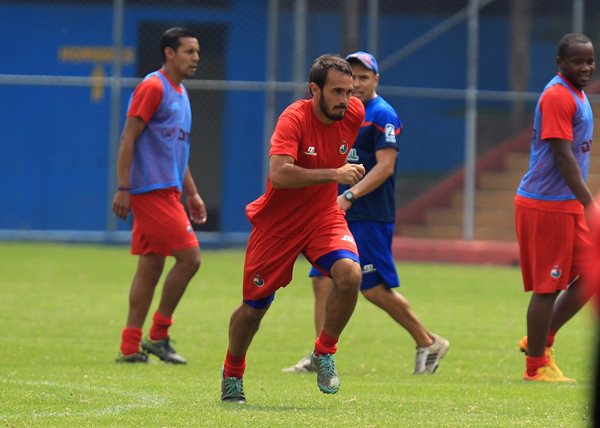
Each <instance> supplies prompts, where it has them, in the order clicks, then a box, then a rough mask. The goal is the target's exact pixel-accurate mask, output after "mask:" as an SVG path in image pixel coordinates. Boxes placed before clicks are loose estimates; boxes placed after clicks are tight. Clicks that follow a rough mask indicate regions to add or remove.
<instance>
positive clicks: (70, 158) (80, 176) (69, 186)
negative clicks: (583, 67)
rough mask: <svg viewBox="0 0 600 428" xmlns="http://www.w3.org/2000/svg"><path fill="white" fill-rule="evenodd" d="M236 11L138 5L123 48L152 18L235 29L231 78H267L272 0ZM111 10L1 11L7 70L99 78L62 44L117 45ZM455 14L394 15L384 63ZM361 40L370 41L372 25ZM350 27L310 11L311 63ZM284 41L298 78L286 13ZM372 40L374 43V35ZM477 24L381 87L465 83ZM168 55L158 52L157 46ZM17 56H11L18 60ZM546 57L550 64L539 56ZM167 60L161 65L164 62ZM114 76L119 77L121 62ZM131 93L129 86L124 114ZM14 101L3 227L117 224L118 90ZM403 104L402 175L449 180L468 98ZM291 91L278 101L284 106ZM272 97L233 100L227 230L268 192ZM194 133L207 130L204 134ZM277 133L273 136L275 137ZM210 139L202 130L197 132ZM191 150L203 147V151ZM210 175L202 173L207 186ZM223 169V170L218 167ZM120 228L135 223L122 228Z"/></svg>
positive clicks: (6, 136) (6, 141)
mask: <svg viewBox="0 0 600 428" xmlns="http://www.w3.org/2000/svg"><path fill="white" fill-rule="evenodd" d="M231 5H232V6H231V8H230V9H214V10H213V9H206V10H204V9H183V8H180V9H178V8H158V7H128V8H127V9H126V15H125V23H124V24H125V25H124V31H125V33H124V45H125V46H126V47H133V48H134V49H135V47H136V46H137V45H138V40H137V38H138V24H139V23H140V22H142V21H156V22H164V21H181V22H183V23H188V22H197V23H215V24H224V25H226V26H227V28H228V33H227V34H228V39H227V41H226V44H225V45H226V52H225V63H226V75H225V78H226V79H228V80H250V81H262V80H264V76H265V71H266V54H265V48H266V31H267V22H266V15H267V13H266V2H265V1H258V0H257V1H255V2H253V3H252V7H249V3H248V2H247V1H245V0H232V2H231ZM112 14H113V12H112V9H111V8H110V7H108V6H106V7H104V6H84V7H82V6H76V5H69V6H68V7H67V6H40V5H39V4H38V5H35V6H32V5H26V4H25V5H22V4H19V3H17V2H15V3H12V4H11V3H2V4H0V17H1V18H0V19H1V25H0V36H2V39H3V40H5V41H8V40H12V41H13V42H12V43H5V46H4V58H5V61H2V62H0V74H32V75H37V74H48V75H72V76H89V75H90V74H91V71H92V69H93V64H91V63H89V62H85V63H80V64H79V63H72V62H71V63H67V62H64V61H61V60H60V59H59V57H58V51H59V48H60V47H61V46H73V45H81V46H109V45H110V44H111V43H112V19H113V15H112ZM443 19H444V17H432V16H427V17H423V16H385V17H382V19H381V22H380V30H381V33H380V36H379V41H380V49H379V56H380V58H385V57H388V56H389V55H391V54H392V53H393V52H395V51H397V50H398V49H399V48H400V47H401V46H403V45H404V44H406V43H408V42H409V41H411V40H413V39H414V38H415V37H417V36H418V35H420V34H422V33H424V32H425V31H427V30H428V29H430V28H432V27H433V26H435V25H436V24H437V23H439V22H440V21H441V20H443ZM362 25H363V29H362V31H361V34H362V35H363V36H365V35H366V19H365V20H364V22H363V23H362ZM340 27H341V25H340V21H339V17H338V15H337V14H333V13H330V12H323V13H319V14H316V13H311V14H309V25H308V29H309V32H308V40H307V55H306V58H307V63H306V70H307V72H308V69H309V67H310V64H311V62H312V60H313V59H314V58H315V57H317V56H318V55H320V54H322V53H326V52H329V53H335V52H338V51H339V46H341V41H340V33H341V31H340ZM279 28H280V32H279V34H278V43H279V49H278V59H279V62H278V67H277V73H278V76H277V78H278V80H282V81H287V80H291V79H292V64H293V58H292V55H293V43H292V42H293V40H292V38H293V17H292V15H291V12H289V11H283V12H282V16H281V21H280V24H279ZM508 30H509V28H508V23H507V22H506V21H505V20H502V19H482V22H481V23H480V33H481V37H480V74H479V81H480V87H481V88H483V89H490V90H503V89H506V88H507V80H508V79H507V71H508V66H507V60H506V58H507V56H508V51H507V49H508V47H507V45H508V43H507V40H508V36H507V33H508ZM363 44H364V45H366V40H363ZM533 47H534V48H535V50H534V52H533V53H532V67H533V69H532V73H531V76H532V77H531V82H530V88H531V89H530V90H533V91H539V90H540V89H541V88H542V87H543V85H544V83H545V82H546V81H547V80H548V79H549V78H550V77H551V75H552V74H553V67H552V61H553V58H554V49H555V42H554V41H553V42H550V43H543V42H535V43H534V45H533ZM465 50H466V26H465V25H464V24H463V25H459V26H457V27H456V28H454V29H453V30H451V31H449V32H448V33H446V34H445V35H444V36H443V37H441V38H439V39H437V40H435V41H434V42H433V43H431V44H429V45H428V46H426V47H425V48H423V49H421V50H420V51H419V52H418V53H415V54H413V55H412V56H411V57H409V58H407V59H406V60H404V61H402V62H401V63H399V64H396V65H394V66H392V67H391V68H389V69H387V70H384V71H383V72H382V78H381V85H386V86H392V85H400V86H413V87H442V88H455V89H461V88H464V86H465V62H466V57H465ZM157 51H158V49H157ZM8 59H10V61H9V60H8ZM538 59H539V60H538ZM158 61H159V59H158V58H157V67H158V65H159V64H158ZM104 69H105V71H106V73H107V74H110V64H105V65H104ZM136 70H137V68H136V62H135V61H134V62H131V63H128V64H125V66H124V68H123V75H124V76H135V73H136ZM130 92H131V90H130V89H125V90H123V93H122V99H123V105H122V112H123V113H124V111H125V108H126V102H127V98H128V96H129V94H130ZM0 94H1V96H2V100H3V101H4V106H5V107H4V109H3V114H2V116H1V117H2V121H3V135H2V153H3V156H1V157H0V171H2V176H3V177H4V179H5V183H6V182H8V186H3V187H2V189H1V190H0V200H1V201H2V209H1V210H0V229H48V230H50V229H59V230H64V229H68V230H104V228H105V227H106V222H107V218H106V214H107V201H109V200H110V198H111V197H112V189H111V190H110V191H109V192H108V194H107V183H108V182H109V178H108V175H107V173H108V167H109V161H110V162H114V160H112V159H111V160H109V159H108V154H109V124H110V118H109V114H110V111H109V107H110V91H109V90H105V91H104V94H103V95H104V96H103V99H102V100H101V101H100V102H96V101H93V100H92V99H91V95H90V89H89V88H79V87H45V86H7V85H3V86H0ZM389 100H390V101H391V102H392V104H393V105H395V106H396V108H397V109H398V111H399V113H400V115H401V117H402V119H403V121H404V122H405V131H404V135H403V137H402V142H403V145H402V151H401V157H400V168H401V171H403V172H408V173H410V172H425V173H433V174H435V173H442V172H444V171H449V170H451V169H453V168H455V167H456V166H458V165H460V164H461V163H462V158H463V140H464V138H463V135H464V119H463V114H464V103H463V102H462V101H451V100H439V99H435V100H433V99H431V98H428V99H425V98H421V99H419V98H406V99H397V98H391V99H389ZM291 101H292V99H291V95H289V94H279V95H278V96H277V102H278V106H277V108H278V111H281V110H283V108H285V106H286V105H287V104H288V103H289V102H291ZM264 107H265V105H264V96H263V94H261V93H257V92H244V91H229V92H227V93H226V94H225V110H224V115H223V117H224V120H223V123H221V124H220V126H222V135H223V141H221V142H206V143H207V144H221V145H222V165H221V166H220V168H215V169H216V170H218V171H217V172H216V173H218V174H220V180H221V187H222V194H221V201H220V220H219V224H220V227H221V230H222V231H224V232H236V231H247V230H248V229H249V224H248V222H247V220H246V218H245V213H244V207H245V205H246V204H247V203H248V202H250V201H251V200H253V199H254V198H256V197H257V196H258V195H260V194H261V193H262V190H263V187H264V182H263V177H262V171H263V164H264V162H265V161H266V159H264V158H263V145H264V144H265V139H268V137H269V135H270V130H269V131H267V132H266V133H264V132H263V129H262V127H263V120H264V117H263V112H264ZM194 133H198V134H200V133H201V130H199V129H194V130H193V134H194ZM265 134H266V135H265ZM198 138H199V139H202V137H201V135H200V136H199V137H198ZM192 150H202V148H201V146H200V147H192ZM203 173H209V172H206V171H195V172H194V174H195V176H196V178H197V179H201V177H202V174H203ZM210 173H215V171H213V172H210ZM119 227H120V228H121V229H123V228H127V227H129V224H127V223H120V226H119Z"/></svg>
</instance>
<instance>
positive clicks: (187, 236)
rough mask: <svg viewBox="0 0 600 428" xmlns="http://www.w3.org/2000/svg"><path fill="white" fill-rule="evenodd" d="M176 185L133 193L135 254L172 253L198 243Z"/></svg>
mask: <svg viewBox="0 0 600 428" xmlns="http://www.w3.org/2000/svg"><path fill="white" fill-rule="evenodd" d="M180 198H181V192H179V191H178V190H177V189H176V188H169V189H160V190H153V191H152V192H148V193H142V194H139V195H131V210H132V212H133V231H132V233H131V253H132V254H138V255H143V254H160V255H163V256H170V255H172V254H173V252H175V251H180V250H185V249H188V248H192V247H197V246H198V239H197V238H196V233H195V232H194V229H193V228H192V225H191V224H190V221H189V219H188V216H187V214H186V212H185V209H184V207H183V205H182V203H181V201H180Z"/></svg>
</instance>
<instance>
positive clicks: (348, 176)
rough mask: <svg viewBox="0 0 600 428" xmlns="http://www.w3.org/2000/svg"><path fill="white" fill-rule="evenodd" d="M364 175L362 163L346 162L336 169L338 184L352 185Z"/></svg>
mask: <svg viewBox="0 0 600 428" xmlns="http://www.w3.org/2000/svg"><path fill="white" fill-rule="evenodd" d="M363 175H365V167H364V166H362V164H355V163H347V164H345V165H344V166H341V167H339V168H338V169H337V180H336V181H337V182H338V183H339V184H350V185H354V184H356V183H358V182H359V181H360V179H361V178H363Z"/></svg>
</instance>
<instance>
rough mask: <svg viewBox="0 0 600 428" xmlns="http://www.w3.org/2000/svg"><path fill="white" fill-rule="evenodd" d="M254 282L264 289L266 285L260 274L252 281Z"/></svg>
mask: <svg viewBox="0 0 600 428" xmlns="http://www.w3.org/2000/svg"><path fill="white" fill-rule="evenodd" d="M252 282H253V283H254V285H256V286H257V287H262V286H263V285H265V280H264V279H262V277H261V276H260V274H258V273H257V274H256V275H254V278H253V279H252Z"/></svg>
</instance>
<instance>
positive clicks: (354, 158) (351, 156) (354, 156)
mask: <svg viewBox="0 0 600 428" xmlns="http://www.w3.org/2000/svg"><path fill="white" fill-rule="evenodd" d="M347 159H348V162H358V161H359V160H360V158H359V157H358V152H357V151H356V148H354V147H352V148H351V149H350V151H349V152H348V158H347Z"/></svg>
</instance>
